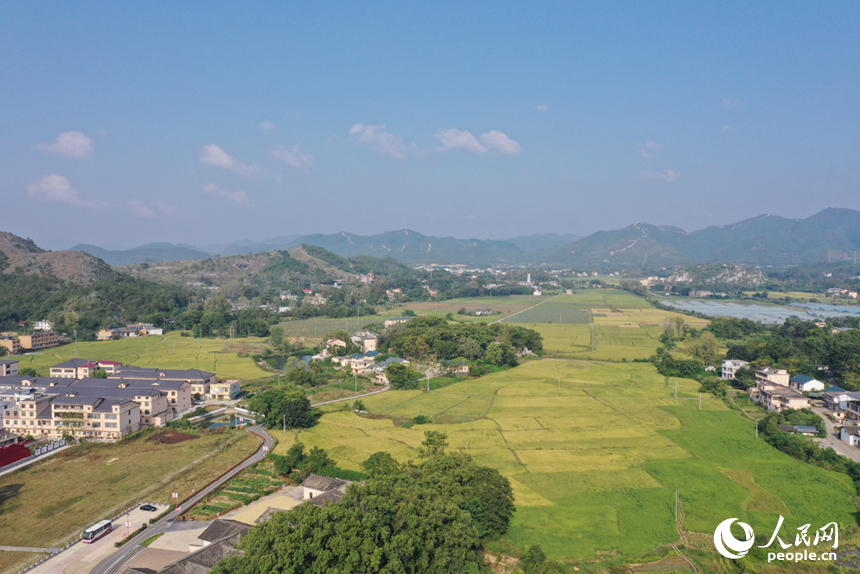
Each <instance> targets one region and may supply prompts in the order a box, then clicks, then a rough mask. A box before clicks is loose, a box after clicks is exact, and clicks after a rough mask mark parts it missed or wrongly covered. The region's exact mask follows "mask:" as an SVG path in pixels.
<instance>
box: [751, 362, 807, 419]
mask: <svg viewBox="0 0 860 574" xmlns="http://www.w3.org/2000/svg"><path fill="white" fill-rule="evenodd" d="M755 378H756V386H755V387H753V388H751V389H750V391H749V393H750V400H752V401H753V402H754V403H758V404H760V405H762V406H763V407H765V408H766V409H767V410H769V411H776V412H782V411H784V410H786V409H805V408H808V407H809V399H808V398H807V397H805V396H804V395H803V393H801V392H800V391H797V390H795V389H792V388H791V387H789V386H788V385H789V382H790V379H789V374H788V371H786V370H785V369H771V368H769V367H766V368H764V369H758V370H756V372H755Z"/></svg>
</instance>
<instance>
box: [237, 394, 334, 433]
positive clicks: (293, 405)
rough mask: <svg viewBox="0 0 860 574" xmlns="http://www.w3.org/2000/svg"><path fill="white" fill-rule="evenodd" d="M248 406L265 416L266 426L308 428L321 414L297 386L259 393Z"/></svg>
mask: <svg viewBox="0 0 860 574" xmlns="http://www.w3.org/2000/svg"><path fill="white" fill-rule="evenodd" d="M248 408H249V409H250V410H252V411H254V412H256V413H258V414H260V415H262V416H263V417H264V419H265V425H266V428H280V427H282V426H283V425H286V426H287V427H288V428H308V427H311V426H313V425H314V424H315V423H316V420H317V419H318V418H319V416H320V413H318V412H317V411H316V410H315V409H313V408H312V407H311V402H310V401H309V400H308V398H307V396H305V393H304V392H303V391H302V390H301V389H297V388H295V387H289V388H283V389H269V390H267V391H263V392H261V393H257V394H256V395H254V396H253V397H251V399H250V400H249V401H248Z"/></svg>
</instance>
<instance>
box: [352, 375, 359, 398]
mask: <svg viewBox="0 0 860 574" xmlns="http://www.w3.org/2000/svg"><path fill="white" fill-rule="evenodd" d="M352 380H353V381H354V382H355V392H356V393H357V392H358V375H356V374H355V371H353V372H352Z"/></svg>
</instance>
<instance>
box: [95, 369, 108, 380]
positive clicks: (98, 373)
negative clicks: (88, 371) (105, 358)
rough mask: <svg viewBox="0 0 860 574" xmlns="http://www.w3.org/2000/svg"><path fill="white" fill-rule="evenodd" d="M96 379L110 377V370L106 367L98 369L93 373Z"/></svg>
mask: <svg viewBox="0 0 860 574" xmlns="http://www.w3.org/2000/svg"><path fill="white" fill-rule="evenodd" d="M92 378H94V379H106V378H108V372H107V371H105V370H104V369H97V370H96V372H95V373H93V377H92Z"/></svg>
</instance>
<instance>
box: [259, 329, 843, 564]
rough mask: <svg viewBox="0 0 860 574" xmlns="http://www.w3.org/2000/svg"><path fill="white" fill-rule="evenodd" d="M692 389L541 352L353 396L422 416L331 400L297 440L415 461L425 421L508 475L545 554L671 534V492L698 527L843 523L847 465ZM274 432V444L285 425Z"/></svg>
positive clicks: (353, 459) (288, 439)
mask: <svg viewBox="0 0 860 574" xmlns="http://www.w3.org/2000/svg"><path fill="white" fill-rule="evenodd" d="M548 327H552V328H556V329H571V328H577V327H579V326H576V325H548ZM585 328H587V327H585ZM603 328H604V329H614V330H615V331H610V332H608V333H605V334H604V337H605V338H606V340H607V341H608V342H607V346H612V344H611V341H612V338H613V337H619V338H618V339H617V341H618V342H619V343H624V344H625V345H631V348H636V347H635V346H633V345H632V344H633V343H635V342H636V341H638V340H640V339H641V340H643V341H644V340H645V339H644V338H645V337H650V335H647V331H643V330H642V329H640V330H638V331H639V333H640V334H639V335H630V336H626V337H624V336H622V335H620V334H617V333H616V331H622V330H623V328H619V327H603ZM632 330H633V329H631V331H632ZM642 332H645V333H646V335H642V334H641V333H642ZM625 345H616V346H619V347H622V348H626V347H625ZM676 383H677V384H678V396H679V400H676V399H674V398H673V397H674V392H675V384H676ZM697 397H698V383H696V382H695V381H691V380H686V379H667V378H665V377H663V376H661V375H659V374H658V373H657V372H656V371H655V370H654V368H653V367H652V366H650V365H648V364H642V363H620V362H614V363H603V362H594V361H580V360H557V359H544V360H541V361H532V362H529V363H526V364H524V365H522V366H520V367H517V368H515V369H511V370H508V371H504V372H500V373H495V374H493V375H489V376H486V377H483V378H481V379H477V380H466V381H463V382H461V383H455V384H453V385H450V386H447V387H444V388H443V389H440V390H439V391H433V392H430V393H426V392H421V391H390V392H387V393H383V394H382V395H379V396H376V397H368V398H366V399H364V403H365V405H366V407H367V408H368V410H369V411H370V412H371V413H372V414H373V416H392V417H414V416H417V415H424V416H427V417H430V418H431V423H430V424H425V425H415V426H413V427H412V428H401V427H396V426H394V424H393V422H392V420H391V419H386V418H379V419H373V418H366V417H361V416H358V415H356V414H355V413H352V412H349V411H344V410H340V409H341V407H338V406H331V407H328V411H329V412H327V413H326V414H325V415H324V416H323V418H322V419H321V421H320V423H319V424H318V425H317V426H316V427H314V428H312V429H308V430H305V431H302V432H301V433H300V434H299V435H298V438H299V439H300V440H301V441H302V442H303V443H305V444H306V445H308V446H321V447H323V448H326V449H328V450H329V451H330V452H331V454H332V456H333V457H334V458H335V459H336V460H337V461H338V463H339V464H340V466H342V467H344V468H350V469H355V470H358V469H360V464H361V462H362V461H363V460H364V459H366V458H367V457H368V456H369V455H370V454H372V453H374V452H377V451H388V452H390V453H391V454H392V455H393V456H394V457H395V458H397V459H398V460H400V461H406V460H410V459H412V460H417V458H418V455H417V450H416V449H417V447H418V446H419V445H420V442H421V440H422V439H423V432H424V431H427V430H438V431H442V432H445V433H446V434H447V435H448V438H449V443H450V448H452V449H456V450H461V451H463V452H467V453H469V454H471V455H472V456H473V457H474V458H475V459H476V460H478V461H479V462H480V463H482V464H487V465H489V466H492V467H494V468H497V469H498V470H499V471H500V472H502V473H503V474H504V475H506V476H508V477H509V478H510V479H511V484H512V486H513V488H514V492H515V496H516V500H517V505H518V508H517V512H516V515H515V517H514V522H513V526H512V528H511V529H510V530H509V532H508V534H507V535H506V537H505V538H506V540H507V542H508V543H512V544H514V545H516V546H517V547H519V548H525V547H527V546H528V545H530V544H535V543H539V544H540V545H541V546H542V547H543V549H544V550H545V551H546V552H547V554H548V555H549V556H550V557H551V558H575V557H584V556H593V555H594V554H596V553H599V552H608V553H613V552H617V553H619V554H621V555H624V556H631V557H635V556H637V555H638V554H641V553H643V552H646V551H648V550H649V549H651V548H654V547H655V546H658V545H660V544H664V543H671V542H677V540H678V532H677V527H676V525H675V521H674V513H673V508H674V496H675V491H676V490H677V491H678V492H679V494H680V496H681V500H682V504H683V509H684V512H685V516H686V523H685V525H686V528H687V529H688V530H692V531H695V532H701V533H706V534H708V535H709V536H710V535H711V534H712V533H713V530H714V528H715V526H716V524H717V523H718V522H721V521H722V520H724V519H725V518H729V517H738V518H740V519H741V520H743V521H746V522H749V523H750V524H753V525H755V524H760V525H763V526H762V527H764V525H767V526H770V527H772V525H773V524H775V522H776V519H777V517H778V515H779V514H782V515H783V516H784V517H785V520H786V523H785V525H784V527H783V528H784V529H785V531H786V532H790V531H792V530H793V529H794V528H797V527H798V526H800V525H802V524H806V523H808V522H811V523H814V524H819V525H823V524H825V523H826V522H830V521H833V520H836V521H839V522H840V523H845V524H847V523H853V522H854V518H853V514H852V513H853V510H854V508H853V505H852V504H851V503H850V500H851V499H852V496H853V488H852V486H851V484H850V480H848V478H847V477H846V476H843V475H837V474H835V473H831V472H826V471H822V470H820V469H817V468H814V467H811V466H809V465H806V464H804V463H801V462H799V461H796V460H794V459H792V458H790V457H788V456H786V455H783V454H781V453H779V452H778V451H776V450H775V449H773V448H771V447H770V446H768V445H767V444H766V443H765V442H764V441H763V440H756V439H755V433H754V427H753V426H752V423H751V421H749V420H748V419H745V418H743V417H742V416H740V415H739V414H737V413H736V412H735V411H732V410H729V409H728V408H726V407H725V406H724V405H723V403H722V402H720V401H717V400H704V401H702V406H701V410H699V401H698V400H695V398H697ZM691 398H692V399H694V400H690V399H691ZM685 399H686V400H685ZM458 417H460V418H458ZM462 421H467V422H462ZM444 423H448V424H444ZM278 435H279V436H278V439H279V441H280V442H279V445H278V449H277V451H276V452H280V451H281V450H283V449H286V448H288V447H289V445H290V444H292V441H293V440H295V436H296V435H293V434H290V433H288V435H287V436H284V437H283V439H282V437H281V436H280V433H278ZM499 549H501V548H499Z"/></svg>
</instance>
